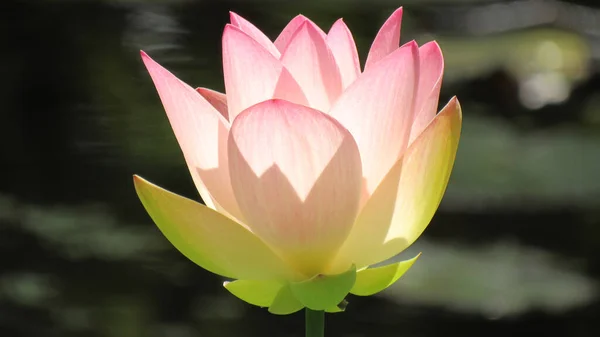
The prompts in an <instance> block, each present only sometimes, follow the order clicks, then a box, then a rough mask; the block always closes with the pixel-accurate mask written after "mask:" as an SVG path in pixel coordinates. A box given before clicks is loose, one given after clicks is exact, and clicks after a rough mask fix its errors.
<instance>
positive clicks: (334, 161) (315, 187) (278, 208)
mask: <svg viewBox="0 0 600 337" xmlns="http://www.w3.org/2000/svg"><path fill="white" fill-rule="evenodd" d="M230 147H232V148H230V153H231V152H233V156H235V157H237V158H239V159H241V160H237V161H236V165H238V167H237V168H236V171H238V172H241V174H239V175H238V177H237V179H236V178H234V177H233V176H232V185H233V189H234V193H235V195H236V198H237V200H238V202H239V205H240V209H241V210H242V213H243V214H244V217H245V219H246V220H247V223H246V224H247V225H248V227H249V228H250V229H251V230H252V231H253V232H254V233H255V234H256V235H258V236H259V237H261V238H262V239H263V240H264V241H265V242H266V243H267V244H269V245H270V246H271V247H273V248H274V249H275V250H276V251H278V252H279V253H280V255H282V256H283V257H284V258H286V259H287V260H288V262H289V263H291V264H292V265H294V266H295V267H296V268H297V270H298V271H299V272H301V273H303V274H304V275H306V276H307V277H311V276H314V275H316V274H318V273H321V272H322V271H323V267H324V266H325V265H327V264H328V263H329V262H330V260H331V258H333V255H334V254H335V253H336V251H337V250H338V249H339V247H340V246H341V245H342V244H343V242H344V241H345V239H346V238H347V236H348V234H349V232H350V230H351V228H352V224H353V223H354V220H355V219H356V215H357V210H358V204H359V199H360V190H361V186H362V183H361V180H362V177H361V175H360V165H359V164H358V161H357V162H356V163H354V165H355V166H357V167H358V169H357V168H356V167H354V168H350V166H352V165H353V163H352V160H350V161H349V158H348V147H352V148H356V143H354V140H353V139H352V138H350V137H347V138H345V139H343V141H342V143H341V144H340V145H339V148H338V150H337V151H336V152H335V153H334V154H333V156H332V157H331V159H330V160H329V162H328V163H327V165H326V166H325V167H324V168H323V169H322V171H321V174H320V175H318V178H317V179H316V181H314V183H312V184H308V183H306V182H305V181H304V182H300V183H302V184H305V185H306V186H309V188H308V191H307V192H305V191H303V190H302V187H298V186H297V187H294V186H293V183H292V181H294V179H295V181H296V182H297V181H298V179H299V177H288V176H286V174H285V173H284V172H283V171H282V170H281V169H280V167H279V166H277V165H276V164H274V165H272V166H270V167H269V168H268V169H267V170H266V171H265V172H263V173H262V174H257V173H255V172H254V170H253V169H252V167H251V166H250V165H249V164H248V162H247V161H246V159H244V158H243V156H242V154H241V153H240V152H239V149H238V148H237V145H236V143H235V142H231V143H230ZM355 151H356V155H357V156H358V150H355ZM230 158H231V155H230ZM353 159H355V160H360V158H358V157H357V158H353ZM242 177H243V178H242ZM301 178H302V177H300V179H301ZM304 178H306V177H304ZM297 184H298V182H297Z"/></svg>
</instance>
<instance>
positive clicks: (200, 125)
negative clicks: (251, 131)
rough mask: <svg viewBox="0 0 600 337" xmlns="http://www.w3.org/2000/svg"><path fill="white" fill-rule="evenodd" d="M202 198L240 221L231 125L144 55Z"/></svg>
mask: <svg viewBox="0 0 600 337" xmlns="http://www.w3.org/2000/svg"><path fill="white" fill-rule="evenodd" d="M142 59H143V61H144V64H145V65H146V68H147V69H148V72H149V73H150V76H151V77H152V80H153V81H154V85H155V86H156V90H157V91H158V95H159V96H160V99H161V101H162V103H163V106H164V107H165V110H166V112H167V116H168V117H169V122H170V123H171V127H172V128H173V132H174V133H175V137H177V141H178V142H179V146H180V147H181V151H182V152H183V155H184V157H185V161H186V163H187V165H188V168H189V170H190V173H191V174H192V178H193V180H194V183H195V184H196V187H197V188H198V191H199V192H200V196H201V197H202V199H203V200H204V202H205V203H206V204H207V205H208V206H209V207H211V208H213V209H216V210H219V211H223V210H225V211H226V212H227V213H229V214H231V215H232V216H234V217H236V218H238V219H239V216H240V213H239V209H238V205H237V202H236V201H235V197H234V196H233V192H232V191H231V184H230V182H229V165H228V160H227V154H226V147H227V135H228V134H229V123H228V122H227V120H226V119H225V118H224V117H223V116H222V115H221V114H219V113H218V111H217V110H215V108H213V106H212V105H211V104H209V102H207V101H206V100H205V99H204V98H202V96H201V95H198V93H197V92H196V91H195V90H194V89H192V88H191V87H190V86H188V85H187V84H185V83H183V82H182V81H180V80H179V79H178V78H177V77H175V76H174V75H173V74H171V73H170V72H169V71H168V70H166V69H165V68H163V67H161V66H160V65H159V64H158V63H156V62H154V60H152V59H151V58H150V57H149V56H148V55H146V54H145V53H144V52H142Z"/></svg>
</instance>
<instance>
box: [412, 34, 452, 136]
mask: <svg viewBox="0 0 600 337" xmlns="http://www.w3.org/2000/svg"><path fill="white" fill-rule="evenodd" d="M419 59H420V62H419V63H420V67H419V89H418V92H417V98H416V101H415V121H414V122H413V125H412V129H411V131H410V142H411V143H412V142H413V141H414V140H415V139H416V138H417V136H419V134H421V132H422V131H423V130H424V129H425V127H427V125H428V124H429V123H430V122H431V121H432V120H433V118H434V117H435V114H436V112H437V107H438V101H439V99H440V89H441V88H442V77H443V75H444V56H443V55H442V50H441V49H440V46H439V45H438V44H437V42H435V41H433V42H429V43H426V44H424V45H423V46H421V48H419Z"/></svg>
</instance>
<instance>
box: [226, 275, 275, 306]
mask: <svg viewBox="0 0 600 337" xmlns="http://www.w3.org/2000/svg"><path fill="white" fill-rule="evenodd" d="M223 286H224V287H225V289H227V290H228V291H229V292H230V293H232V294H233V295H234V296H235V297H237V298H239V299H241V300H242V301H244V302H247V303H250V304H253V305H256V306H259V307H270V306H271V304H273V301H274V300H275V297H276V296H277V293H279V291H280V290H281V288H283V286H284V283H283V282H281V281H273V280H260V281H257V280H237V281H233V282H225V283H223Z"/></svg>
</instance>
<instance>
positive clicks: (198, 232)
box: [133, 176, 293, 280]
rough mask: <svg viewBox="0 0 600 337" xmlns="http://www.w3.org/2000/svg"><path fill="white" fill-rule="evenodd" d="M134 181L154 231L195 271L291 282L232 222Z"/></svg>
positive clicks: (287, 273) (257, 241) (284, 267)
mask: <svg viewBox="0 0 600 337" xmlns="http://www.w3.org/2000/svg"><path fill="white" fill-rule="evenodd" d="M133 180H134V184H135V189H136V192H137V194H138V197H139V198H140V200H141V201H142V204H143V205H144V207H145V208H146V211H147V212H148V214H150V217H151V218H152V220H154V222H155V223H156V225H157V226H158V228H159V229H160V230H161V231H162V233H163V234H164V235H165V236H166V237H167V239H168V240H169V241H170V242H171V243H172V244H173V245H174V246H175V248H177V249H178V250H179V251H180V252H181V253H182V254H183V255H185V256H186V257H187V258H188V259H190V260H192V261H193V262H194V263H196V264H198V265H199V266H200V267H202V268H204V269H206V270H208V271H210V272H213V273H215V274H219V275H222V276H225V277H229V278H234V279H254V280H265V279H286V278H292V277H293V276H292V272H291V271H290V269H289V267H288V266H287V265H286V264H285V263H284V262H283V261H282V260H281V259H280V258H279V257H278V256H277V255H276V254H275V253H274V252H273V251H272V250H271V249H270V248H269V247H268V246H267V245H265V243H264V242H262V241H261V240H260V239H259V238H258V237H256V236H255V235H254V234H252V232H250V231H249V230H247V229H246V228H245V227H243V226H241V225H240V224H238V223H237V222H235V221H233V220H232V219H230V218H228V217H227V216H225V215H223V214H220V213H218V212H217V211H214V210H212V209H210V208H208V207H206V206H204V205H202V204H200V203H197V202H195V201H192V200H190V199H187V198H184V197H182V196H179V195H177V194H174V193H171V192H169V191H167V190H165V189H163V188H161V187H158V186H156V185H154V184H152V183H150V182H148V181H146V180H144V179H142V178H140V177H138V176H134V179H133Z"/></svg>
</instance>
